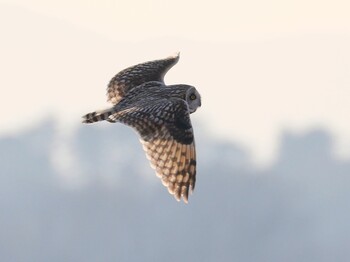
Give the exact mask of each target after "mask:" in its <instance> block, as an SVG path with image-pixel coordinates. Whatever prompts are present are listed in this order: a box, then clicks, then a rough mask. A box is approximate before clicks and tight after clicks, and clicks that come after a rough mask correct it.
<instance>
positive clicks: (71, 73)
mask: <svg viewBox="0 0 350 262" xmlns="http://www.w3.org/2000/svg"><path fill="white" fill-rule="evenodd" d="M349 11H350V2H349V1H336V0H335V1H334V0H332V1H320V0H319V1H311V0H304V1H277V0H275V1H272V0H268V1H258V0H254V1H221V0H218V1H206V2H205V1H184V0H178V1H160V0H158V1H156V0H153V1H135V0H134V1H107V0H104V1H86V0H85V1H82V0H79V1H77V0H76V1H67V0H62V1H40V0H26V1H19V0H11V1H9V0H8V1H6V0H0V29H1V30H0V31H1V34H2V36H1V39H2V41H1V44H0V45H1V47H2V48H1V50H0V55H1V60H0V69H1V72H2V77H1V78H0V86H1V93H2V94H3V95H2V96H1V98H0V109H1V112H3V114H2V121H1V122H2V123H1V129H0V135H2V134H10V133H12V132H18V131H19V130H21V129H23V128H26V127H30V126H33V125H34V124H37V123H39V122H40V121H41V120H42V119H44V118H45V117H48V116H57V118H58V119H59V120H60V128H61V129H62V130H65V129H70V128H71V127H77V126H78V125H80V123H79V121H80V116H81V115H82V114H85V113H86V112H89V111H92V110H95V109H99V108H103V107H106V106H108V104H107V103H106V102H105V88H106V84H107V83H108V81H109V79H110V78H111V77H112V76H113V75H114V74H115V73H117V72H118V71H119V70H121V69H124V68H125V67H127V66H130V65H133V64H135V63H138V62H144V61H146V60H152V59H157V58H162V57H166V56H168V55H171V54H173V53H174V52H176V51H180V52H181V58H180V61H179V63H178V64H177V65H176V66H175V67H174V68H173V69H172V70H171V71H169V73H168V75H167V77H166V79H165V80H166V82H167V83H186V84H191V85H194V86H196V87H197V89H198V91H199V92H200V93H201V95H202V108H200V109H199V110H198V111H197V112H196V113H195V114H193V115H192V121H193V122H194V124H195V127H194V128H195V132H196V133H200V132H207V131H208V130H209V132H210V133H211V135H213V136H217V137H219V138H220V137H222V139H226V138H229V139H230V140H231V141H233V142H235V143H238V144H240V145H242V146H245V147H247V148H248V149H249V150H251V152H252V154H253V157H254V159H255V160H256V162H257V163H268V162H270V161H273V159H274V156H275V153H276V150H277V149H278V139H279V136H280V135H281V132H283V131H284V130H292V131H294V132H305V131H307V130H309V129H312V128H318V127H321V128H326V129H327V130H329V131H331V132H332V134H333V135H334V136H335V143H336V148H335V153H337V154H338V155H341V156H343V157H347V158H349V157H350V121H349V113H350V48H349V47H350V16H349ZM202 126H204V127H205V128H206V129H207V131H206V130H203V129H202V128H200V127H202ZM197 143H198V142H197Z"/></svg>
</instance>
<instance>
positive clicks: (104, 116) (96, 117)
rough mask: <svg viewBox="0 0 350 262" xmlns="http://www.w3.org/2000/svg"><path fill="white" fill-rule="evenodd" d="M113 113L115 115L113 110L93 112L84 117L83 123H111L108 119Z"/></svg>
mask: <svg viewBox="0 0 350 262" xmlns="http://www.w3.org/2000/svg"><path fill="white" fill-rule="evenodd" d="M113 113H115V111H114V110H113V108H108V109H105V110H100V111H95V112H91V113H88V114H86V115H84V116H83V117H82V118H83V121H82V122H83V123H86V124H89V123H94V122H98V121H103V120H107V121H110V120H109V119H108V117H109V116H110V115H112V114H113Z"/></svg>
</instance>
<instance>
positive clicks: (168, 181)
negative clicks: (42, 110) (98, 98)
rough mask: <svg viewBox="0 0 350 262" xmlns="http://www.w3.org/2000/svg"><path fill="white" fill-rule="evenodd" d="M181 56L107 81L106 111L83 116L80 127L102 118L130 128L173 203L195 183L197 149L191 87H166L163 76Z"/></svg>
mask: <svg viewBox="0 0 350 262" xmlns="http://www.w3.org/2000/svg"><path fill="white" fill-rule="evenodd" d="M178 60H179V54H176V55H174V56H170V57H167V58H165V59H159V60H154V61H149V62H144V63H141V64H137V65H134V66H131V67H128V68H126V69H124V70H122V71H121V72H119V73H118V74H117V75H115V76H114V77H113V78H112V79H111V80H110V82H109V84H108V87H107V97H108V99H107V101H108V102H110V103H111V104H112V106H111V107H110V108H107V109H105V110H101V111H94V112H92V113H88V114H86V115H84V116H83V123H94V122H98V121H103V120H106V121H108V122H111V123H116V122H119V123H123V124H125V125H127V126H130V127H132V128H133V129H135V130H136V132H137V133H138V134H139V136H140V141H141V143H142V145H143V148H144V150H145V152H146V156H147V158H148V159H149V161H150V164H151V167H152V168H153V169H155V171H156V174H157V176H158V177H159V178H160V179H161V181H162V183H163V185H164V186H166V187H167V188H168V191H169V193H170V194H172V195H174V197H175V198H176V200H178V201H180V200H181V198H182V199H183V201H184V202H185V203H187V202H188V195H189V192H192V191H193V190H194V187H195V182H196V149H195V142H194V134H193V129H192V124H191V120H190V114H191V113H194V112H195V111H196V109H197V108H198V107H200V106H201V96H200V94H199V93H198V91H197V90H196V88H195V87H193V86H190V85H184V84H176V85H166V84H165V83H164V76H165V74H166V73H167V71H168V70H169V69H170V68H171V67H173V66H174V65H175V64H176V63H177V62H178Z"/></svg>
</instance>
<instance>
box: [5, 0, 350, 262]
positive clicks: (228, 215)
mask: <svg viewBox="0 0 350 262" xmlns="http://www.w3.org/2000/svg"><path fill="white" fill-rule="evenodd" d="M349 10H350V4H349V3H348V1H340V0H335V1H313V0H306V1H305V0H304V1H298V0H297V1H273V0H268V1H263V2H261V1H257V0H251V1H244V2H242V1H240V2H238V1H224V0H219V1H215V2H205V3H204V2H203V1H184V0H179V1H174V2H173V1H156V0H147V1H112V0H102V1H82V0H75V1H66V0H62V1H42V0H27V1H21V0H11V1H10V0H0V29H1V30H0V32H1V43H0V47H1V48H0V57H1V59H0V70H1V72H2V74H1V78H0V88H1V94H2V95H1V97H0V110H1V112H2V117H1V124H0V208H1V212H0V260H1V261H11V262H12V261H26V262H27V261H28V262H31V261H33V262H34V261H35V262H37V261H86V262H90V261H91V262H95V261H161V260H167V261H179V260H182V261H247V262H248V261H318V262H319V261H349V258H350V251H349V245H350V224H349V221H350V202H349V201H350V190H349V182H350V124H349V116H348V115H349V112H350V49H349V46H350V16H349ZM176 51H180V52H181V59H180V61H179V63H178V64H177V65H176V66H175V67H174V68H173V69H172V70H171V71H169V73H168V74H167V76H166V79H165V81H166V83H171V84H173V83H186V84H191V85H194V86H196V88H197V89H198V90H199V92H200V93H201V95H202V107H201V108H200V109H199V110H197V112H196V113H195V114H192V115H191V118H192V122H193V125H194V130H195V136H196V144H197V153H198V161H197V162H198V174H197V184H196V190H195V192H194V194H193V195H192V196H190V202H189V204H188V205H186V204H184V203H178V202H176V201H175V200H174V199H173V197H172V196H170V195H169V194H168V193H167V190H166V188H165V187H163V186H162V185H161V182H160V181H159V180H158V178H157V177H156V176H155V174H154V171H153V170H152V169H151V168H150V167H149V163H148V162H147V160H146V157H145V156H144V153H143V150H142V147H141V145H140V144H139V142H138V137H137V135H136V134H135V133H134V132H133V131H132V130H131V129H129V128H127V127H125V126H123V125H118V124H115V125H111V124H109V123H99V124H96V125H86V126H85V125H82V124H80V117H81V115H83V114H85V113H87V112H90V111H92V110H95V109H100V108H104V107H106V106H107V103H106V97H105V88H106V85H107V83H108V82H109V80H110V78H111V77H112V76H113V75H114V74H115V73H117V72H118V71H120V70H122V69H124V68H126V67H128V66H130V65H133V64H136V63H139V62H144V61H147V60H152V59H157V58H163V57H166V56H169V55H172V54H173V53H174V52H176Z"/></svg>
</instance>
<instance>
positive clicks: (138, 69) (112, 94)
mask: <svg viewBox="0 0 350 262" xmlns="http://www.w3.org/2000/svg"><path fill="white" fill-rule="evenodd" d="M179 58H180V56H179V53H177V54H176V55H174V56H170V57H167V58H165V59H160V60H154V61H149V62H145V63H141V64H137V65H134V66H131V67H129V68H126V69H124V70H122V71H121V72H119V73H118V74H117V75H115V76H114V77H113V78H112V79H111V81H110V82H109V84H108V87H107V96H108V99H107V101H108V102H111V103H112V104H113V105H115V104H117V103H118V102H119V101H120V100H121V99H122V98H123V97H124V96H125V94H126V93H127V92H129V91H130V90H131V89H133V88H134V87H136V86H139V85H141V84H143V83H146V82H151V81H157V82H162V83H164V76H165V74H166V73H167V72H168V70H169V69H170V68H171V67H172V66H174V65H175V64H176V63H177V61H179Z"/></svg>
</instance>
